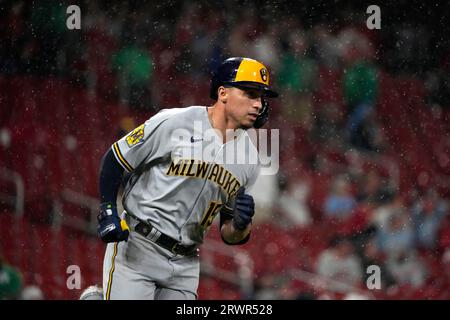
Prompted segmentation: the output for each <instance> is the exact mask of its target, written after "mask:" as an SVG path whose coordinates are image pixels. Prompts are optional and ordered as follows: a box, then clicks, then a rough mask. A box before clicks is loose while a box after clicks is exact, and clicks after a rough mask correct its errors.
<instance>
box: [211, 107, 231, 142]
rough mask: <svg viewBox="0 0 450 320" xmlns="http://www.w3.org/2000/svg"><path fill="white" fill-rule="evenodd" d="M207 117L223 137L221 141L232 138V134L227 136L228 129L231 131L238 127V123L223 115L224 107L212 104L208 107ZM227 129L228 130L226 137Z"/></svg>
mask: <svg viewBox="0 0 450 320" xmlns="http://www.w3.org/2000/svg"><path fill="white" fill-rule="evenodd" d="M207 110H208V118H209V122H210V123H211V126H212V127H213V128H214V129H216V130H219V131H220V133H221V134H222V137H223V143H226V142H227V141H229V140H230V139H233V138H234V135H232V136H229V133H230V131H229V130H233V132H234V131H235V130H236V129H238V125H237V124H236V123H235V122H234V121H232V120H231V119H227V117H226V115H225V109H224V108H220V107H218V106H216V105H213V106H211V107H209V108H208V109H207ZM227 130H228V136H229V137H228V139H227Z"/></svg>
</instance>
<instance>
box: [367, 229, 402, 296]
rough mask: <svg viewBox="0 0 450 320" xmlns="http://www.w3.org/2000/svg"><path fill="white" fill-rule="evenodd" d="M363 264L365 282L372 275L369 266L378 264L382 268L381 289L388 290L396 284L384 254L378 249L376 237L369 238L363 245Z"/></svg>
mask: <svg viewBox="0 0 450 320" xmlns="http://www.w3.org/2000/svg"><path fill="white" fill-rule="evenodd" d="M361 264H362V270H363V276H364V283H366V282H367V279H368V278H369V277H370V273H367V268H368V267H369V266H372V265H375V266H378V267H379V268H380V270H381V289H382V290H386V289H387V288H388V287H390V286H391V285H393V284H395V279H394V278H393V276H392V275H391V273H390V271H389V270H388V268H387V266H386V264H385V257H384V255H383V254H382V253H381V252H380V251H379V250H378V248H377V245H376V241H375V238H371V239H368V240H367V241H366V243H365V244H364V245H363V252H362V257H361Z"/></svg>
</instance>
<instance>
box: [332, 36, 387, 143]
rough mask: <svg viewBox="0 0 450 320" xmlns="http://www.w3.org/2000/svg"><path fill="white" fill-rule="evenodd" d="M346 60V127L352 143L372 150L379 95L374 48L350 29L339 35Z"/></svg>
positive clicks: (344, 78)
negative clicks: (372, 58) (372, 53)
mask: <svg viewBox="0 0 450 320" xmlns="http://www.w3.org/2000/svg"><path fill="white" fill-rule="evenodd" d="M339 42H340V45H341V50H342V55H343V60H344V63H345V67H344V75H343V78H342V86H343V95H344V99H345V101H346V104H347V111H348V123H347V130H348V135H349V140H350V143H351V144H353V145H354V146H356V147H358V148H361V149H363V150H373V149H374V148H375V147H376V146H374V145H372V144H373V141H372V139H374V138H375V137H376V134H371V133H372V130H371V128H372V126H373V125H374V124H375V123H374V121H373V113H374V110H373V108H374V104H375V102H376V100H377V96H378V70H377V68H376V66H375V65H374V64H372V63H371V62H370V57H371V47H370V43H369V42H368V40H367V39H366V38H365V37H363V36H362V35H361V34H360V33H359V32H356V31H355V30H353V29H351V28H348V29H344V30H343V31H341V33H340V35H339Z"/></svg>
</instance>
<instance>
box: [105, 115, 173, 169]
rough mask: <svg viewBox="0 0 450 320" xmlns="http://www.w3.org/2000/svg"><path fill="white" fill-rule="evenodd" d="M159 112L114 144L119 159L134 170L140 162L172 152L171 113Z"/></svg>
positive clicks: (115, 154) (127, 167)
mask: <svg viewBox="0 0 450 320" xmlns="http://www.w3.org/2000/svg"><path fill="white" fill-rule="evenodd" d="M164 111H165V110H162V111H161V112H159V113H157V114H156V115H154V116H153V117H151V118H150V119H148V120H147V121H146V122H145V123H144V124H142V125H140V126H139V127H137V128H136V129H134V130H133V131H131V132H130V133H128V134H127V135H125V136H124V137H122V138H121V139H120V140H118V141H117V142H115V143H114V144H113V145H112V150H113V152H114V156H115V157H116V159H117V161H118V162H119V163H120V164H121V165H122V167H123V168H124V169H125V170H126V171H128V172H132V171H133V170H134V169H136V168H137V167H138V166H139V164H141V163H143V162H149V161H151V160H153V159H155V158H158V157H161V156H164V155H166V154H167V153H170V133H171V128H170V127H171V126H170V124H169V119H170V117H171V113H169V112H164Z"/></svg>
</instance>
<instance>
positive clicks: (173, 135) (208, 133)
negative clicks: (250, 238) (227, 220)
mask: <svg viewBox="0 0 450 320" xmlns="http://www.w3.org/2000/svg"><path fill="white" fill-rule="evenodd" d="M235 134H236V136H235V139H231V141H229V142H227V143H225V144H224V143H223V140H222V139H221V137H220V136H219V135H218V134H217V132H215V130H214V129H213V128H212V126H211V123H210V121H209V118H208V112H207V108H206V107H204V106H192V107H187V108H174V109H165V110H162V111H160V112H159V113H158V114H156V115H154V116H153V117H152V118H150V119H149V120H147V121H146V122H145V123H144V124H143V125H141V126H139V127H138V128H136V129H135V130H133V131H132V132H131V133H129V134H128V135H126V136H124V137H123V138H122V139H120V140H119V141H117V142H116V143H114V144H113V146H112V149H113V151H114V155H115V157H116V159H117V160H118V161H119V162H120V164H121V165H122V166H123V167H124V169H125V170H127V171H129V172H133V175H132V177H131V179H130V180H129V181H128V183H127V185H126V187H125V190H124V198H123V206H124V208H125V210H126V211H127V212H128V213H129V214H130V215H132V216H135V217H137V218H138V219H140V220H143V221H147V222H149V223H150V224H151V225H153V226H154V227H155V228H156V229H157V230H159V231H160V232H162V233H164V234H166V235H168V236H170V237H172V238H174V239H176V240H178V241H180V242H181V243H183V244H185V245H191V244H200V243H201V242H202V241H203V237H204V235H205V233H206V232H207V230H208V228H209V227H210V225H211V223H212V221H213V220H214V217H215V216H216V215H217V213H218V212H219V211H220V209H221V208H222V207H223V206H228V207H232V202H233V197H234V195H235V194H236V192H237V191H238V189H239V187H241V186H244V187H245V188H246V189H249V188H250V187H251V186H252V185H253V184H254V182H255V180H256V178H257V176H258V174H259V164H258V152H257V150H256V148H255V146H254V145H253V143H252V142H251V140H250V137H249V135H248V134H247V132H246V131H245V130H238V131H237V132H236V133H235Z"/></svg>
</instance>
